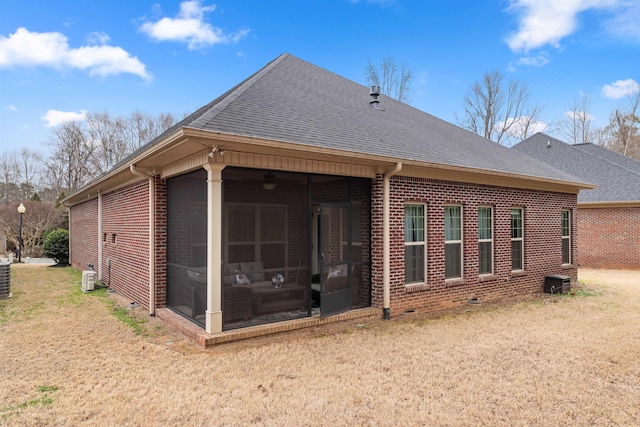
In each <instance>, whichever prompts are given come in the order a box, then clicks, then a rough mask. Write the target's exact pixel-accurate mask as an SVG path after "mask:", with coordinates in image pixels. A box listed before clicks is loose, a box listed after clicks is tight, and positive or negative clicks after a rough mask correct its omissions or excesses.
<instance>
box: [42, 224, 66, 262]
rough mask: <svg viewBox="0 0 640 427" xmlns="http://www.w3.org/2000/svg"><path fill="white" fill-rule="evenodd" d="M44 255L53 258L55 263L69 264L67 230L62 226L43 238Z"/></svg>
mask: <svg viewBox="0 0 640 427" xmlns="http://www.w3.org/2000/svg"><path fill="white" fill-rule="evenodd" d="M42 253H43V254H44V256H46V257H48V258H53V259H54V260H55V261H56V263H57V264H60V265H68V264H69V231H67V230H64V229H62V228H58V229H56V230H53V231H51V232H49V233H48V234H47V237H45V238H44V247H43V250H42Z"/></svg>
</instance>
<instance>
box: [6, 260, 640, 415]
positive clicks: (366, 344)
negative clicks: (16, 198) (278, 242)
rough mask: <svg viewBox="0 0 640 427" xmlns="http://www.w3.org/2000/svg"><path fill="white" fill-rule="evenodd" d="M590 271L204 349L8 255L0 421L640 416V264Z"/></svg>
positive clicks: (56, 272)
mask: <svg viewBox="0 0 640 427" xmlns="http://www.w3.org/2000/svg"><path fill="white" fill-rule="evenodd" d="M618 274H619V275H618ZM579 278H580V281H581V282H582V284H581V285H580V286H579V287H578V288H577V289H575V291H574V292H573V294H572V295H563V296H559V295H555V296H549V295H531V296H527V297H521V298H516V299H511V300H503V301H500V302H491V303H482V304H479V305H475V304H474V305H468V306H464V307H460V308H458V309H456V310H449V311H447V312H440V313H437V314H433V313H431V314H424V313H413V314H406V315H403V316H396V317H395V318H394V319H393V320H391V321H382V320H379V319H367V320H366V321H362V320H356V321H351V322H346V323H340V324H333V325H325V326H322V327H318V328H312V329H308V330H302V331H296V332H291V333H285V334H280V335H274V336H270V337H263V338H256V339H252V340H247V341H243V342H236V343H229V344H225V345H222V346H218V347H215V348H213V349H210V350H202V349H200V348H199V347H197V346H196V345H194V344H192V343H191V342H190V341H188V340H187V339H185V338H184V336H182V335H181V334H179V333H176V332H173V331H172V330H170V329H169V328H167V327H166V326H165V325H164V324H162V323H161V322H160V321H158V320H157V319H153V318H149V317H148V315H147V314H146V312H145V311H144V310H141V309H134V310H131V311H129V312H130V313H132V314H133V315H135V316H136V317H138V318H139V319H140V320H144V321H145V323H143V324H141V327H140V329H138V332H139V334H138V335H136V330H134V328H132V327H131V326H129V325H127V324H125V323H123V322H122V321H120V320H118V319H117V318H116V317H115V316H114V315H113V314H112V312H113V309H114V306H113V304H112V303H111V301H112V300H111V298H109V297H107V296H106V295H104V293H102V296H101V294H100V293H87V294H83V293H82V292H80V291H79V288H80V280H81V277H80V274H79V272H74V271H73V270H71V269H68V268H67V269H61V268H57V269H52V268H46V267H33V266H31V267H29V268H20V267H18V268H14V267H12V277H11V280H12V282H11V284H12V292H13V295H14V296H13V298H11V299H9V300H0V360H1V361H2V363H0V425H12V426H13V425H25V426H26V425H29V426H32V425H123V426H125V425H126V426H142V425H180V426H182V425H264V426H271V425H328V424H332V425H345V426H346V425H349V426H351V425H376V426H385V425H389V426H391V425H393V426H395V425H456V426H457V425H514V424H516V425H634V424H635V423H636V422H637V420H638V419H639V418H640V410H639V409H638V405H637V402H638V401H640V379H639V378H640V332H639V331H640V310H638V306H639V304H640V274H638V273H637V272H606V271H598V270H581V271H580V272H579ZM121 302H122V303H123V304H124V306H125V307H126V304H128V302H127V301H121Z"/></svg>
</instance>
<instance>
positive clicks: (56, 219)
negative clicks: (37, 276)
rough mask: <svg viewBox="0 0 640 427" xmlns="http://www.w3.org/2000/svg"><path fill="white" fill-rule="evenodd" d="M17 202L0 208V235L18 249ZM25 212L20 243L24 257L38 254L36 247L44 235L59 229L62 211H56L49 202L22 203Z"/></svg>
mask: <svg viewBox="0 0 640 427" xmlns="http://www.w3.org/2000/svg"><path fill="white" fill-rule="evenodd" d="M18 204H19V203H18V202H14V203H12V204H9V205H4V206H0V234H5V235H6V236H7V241H8V243H9V244H10V245H11V246H13V247H18V242H19V235H20V216H19V214H18V209H17V208H18ZM23 204H24V206H25V208H26V212H25V213H24V215H23V218H22V219H23V224H22V241H23V246H24V252H23V253H24V255H25V256H33V255H39V254H38V247H39V245H40V243H41V240H42V238H43V237H44V234H45V233H46V232H47V231H49V230H51V229H53V228H57V227H60V226H61V225H63V226H64V224H62V219H63V217H64V216H63V214H64V212H63V209H56V208H55V207H54V205H53V203H51V202H35V201H25V202H23Z"/></svg>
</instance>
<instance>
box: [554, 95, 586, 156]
mask: <svg viewBox="0 0 640 427" xmlns="http://www.w3.org/2000/svg"><path fill="white" fill-rule="evenodd" d="M590 106H591V97H590V96H589V94H588V93H582V94H581V95H580V97H579V98H576V99H575V100H574V101H573V104H572V105H570V106H569V108H568V110H567V111H566V112H565V114H564V115H565V117H564V119H563V120H561V121H560V122H558V126H557V129H556V131H557V133H558V134H560V136H561V137H562V139H563V140H564V141H566V142H568V143H570V144H586V143H587V142H591V139H592V137H593V134H592V132H593V131H592V129H591V121H592V120H593V116H592V115H591V114H590V112H589V111H590Z"/></svg>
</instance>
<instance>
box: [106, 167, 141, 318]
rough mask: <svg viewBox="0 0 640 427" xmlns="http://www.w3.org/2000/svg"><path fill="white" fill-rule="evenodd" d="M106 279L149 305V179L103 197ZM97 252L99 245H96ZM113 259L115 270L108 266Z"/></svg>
mask: <svg viewBox="0 0 640 427" xmlns="http://www.w3.org/2000/svg"><path fill="white" fill-rule="evenodd" d="M102 231H103V233H104V235H106V239H105V238H104V236H103V241H102V275H103V280H104V281H105V282H108V284H109V286H110V287H111V288H113V289H115V290H116V292H117V293H118V294H120V295H122V296H124V297H125V298H127V299H130V300H131V301H133V302H136V303H138V304H140V305H142V306H143V307H147V308H148V307H149V181H148V180H147V179H145V180H143V181H140V182H138V183H135V184H133V185H130V186H128V187H125V188H122V189H119V190H117V191H114V192H112V193H108V194H105V195H103V196H102ZM96 252H97V248H96ZM107 259H109V260H111V271H110V272H109V267H107Z"/></svg>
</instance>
